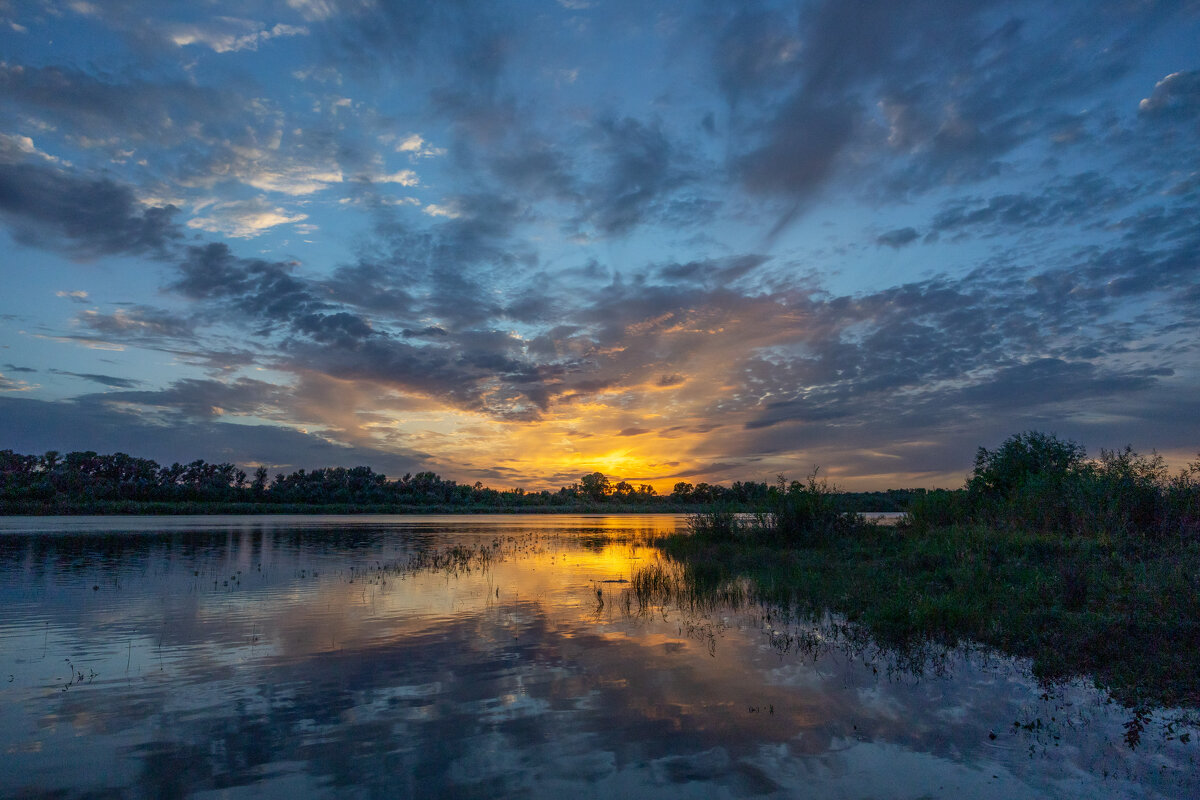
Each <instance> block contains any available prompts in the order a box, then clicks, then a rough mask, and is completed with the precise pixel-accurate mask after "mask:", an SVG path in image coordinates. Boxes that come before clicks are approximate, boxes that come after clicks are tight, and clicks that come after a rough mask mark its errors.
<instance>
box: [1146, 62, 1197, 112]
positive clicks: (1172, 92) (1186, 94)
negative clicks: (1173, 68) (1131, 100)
mask: <svg viewBox="0 0 1200 800" xmlns="http://www.w3.org/2000/svg"><path fill="white" fill-rule="evenodd" d="M1138 111H1139V112H1140V113H1142V114H1144V115H1145V116H1147V117H1171V118H1176V119H1187V118H1190V117H1193V116H1196V115H1198V114H1200V71H1192V72H1172V73H1171V74H1170V75H1168V76H1167V77H1165V78H1163V79H1162V80H1161V81H1159V82H1158V83H1156V84H1155V85H1154V91H1153V92H1151V93H1150V96H1149V97H1147V98H1144V99H1143V100H1142V101H1141V102H1140V103H1138Z"/></svg>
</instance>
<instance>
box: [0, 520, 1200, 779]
mask: <svg viewBox="0 0 1200 800" xmlns="http://www.w3.org/2000/svg"><path fill="white" fill-rule="evenodd" d="M679 522H680V521H679V520H678V519H675V518H671V517H609V518H605V517H588V516H579V517H546V516H521V517H518V516H497V517H468V518H461V517H460V518H445V517H443V518H437V517H410V518H392V519H387V520H382V519H378V518H376V519H367V518H362V519H351V520H346V519H338V520H329V521H326V522H322V521H321V520H320V519H319V518H308V519H299V520H288V521H286V522H275V521H271V520H263V519H259V520H248V519H231V520H229V521H226V522H224V523H222V522H220V521H218V520H203V521H199V523H197V524H204V525H207V526H208V527H209V528H210V530H207V531H193V532H185V531H186V522H181V521H178V520H176V521H171V522H166V523H162V524H164V525H174V526H176V529H177V532H175V533H171V532H165V533H158V534H156V533H153V532H148V533H134V534H128V535H124V536H119V535H102V534H100V533H92V534H88V535H73V536H66V535H60V536H40V537H38V536H23V535H13V534H8V535H4V536H0V578H2V582H0V589H2V590H3V592H4V595H3V596H4V598H5V600H6V610H7V612H8V615H7V621H6V623H5V625H4V626H3V627H0V668H2V670H3V671H4V673H5V674H11V676H12V679H11V681H10V683H9V684H8V685H7V688H5V689H3V691H5V692H6V695H5V699H6V701H7V702H6V703H5V704H4V706H3V709H2V710H0V746H2V747H3V748H4V750H5V752H6V753H7V754H8V757H9V758H10V759H19V766H20V768H19V769H18V770H9V771H7V772H6V773H5V774H4V776H2V777H0V794H3V795H6V796H8V795H13V794H17V793H20V792H22V791H33V790H36V791H38V792H53V791H62V792H64V793H67V794H71V793H75V794H81V793H83V792H86V791H93V792H103V791H112V792H125V793H128V792H135V793H140V794H144V795H149V796H163V795H164V794H168V795H169V794H172V793H174V794H186V793H187V792H188V791H199V790H217V789H222V788H239V787H240V788H242V789H243V790H245V791H250V792H253V793H255V794H258V795H264V794H265V795H267V796H270V795H272V794H276V795H279V796H284V795H288V796H291V795H296V794H299V795H309V794H314V793H321V792H322V791H324V790H325V789H327V788H328V787H330V786H335V787H339V790H338V792H336V793H337V794H346V793H349V794H351V795H363V794H371V793H374V794H387V795H399V796H416V795H430V794H433V795H437V794H441V795H445V794H474V795H482V794H486V795H488V796H535V797H536V796H553V797H560V796H562V794H563V793H567V794H571V793H582V794H583V795H585V796H588V795H593V794H596V795H598V794H600V793H605V794H607V793H611V792H624V793H626V794H629V793H633V794H636V795H639V796H689V795H691V794H695V793H697V792H699V793H701V794H705V795H708V794H713V793H722V792H725V793H729V794H747V795H780V796H789V795H793V794H795V793H797V792H801V791H806V792H807V791H817V792H818V793H822V794H839V793H840V794H848V795H851V796H857V795H869V794H876V795H881V794H882V795H892V794H895V793H897V792H900V793H902V794H911V795H920V794H930V795H934V796H937V795H939V794H943V793H945V792H946V791H947V789H948V788H949V789H952V790H953V791H955V792H958V793H962V794H964V795H968V796H982V797H989V796H990V797H1036V796H1044V795H1046V794H1054V795H1056V796H1067V797H1072V796H1074V797H1088V798H1093V797H1104V796H1124V794H1125V793H1126V790H1128V789H1130V788H1131V787H1133V788H1136V789H1137V790H1138V792H1137V793H1138V794H1140V795H1142V796H1163V797H1167V796H1180V795H1181V794H1187V793H1188V792H1189V791H1191V790H1192V789H1195V788H1197V787H1196V780H1197V771H1196V770H1195V763H1194V759H1195V756H1194V755H1193V754H1192V752H1191V751H1190V750H1187V749H1186V748H1184V747H1183V746H1182V745H1180V744H1179V743H1178V742H1177V741H1175V742H1167V741H1161V740H1160V741H1158V742H1156V743H1155V744H1152V745H1150V746H1147V747H1145V748H1143V749H1142V750H1140V751H1138V752H1132V751H1129V750H1128V749H1119V748H1115V747H1114V746H1113V742H1118V743H1119V742H1120V737H1121V723H1122V721H1123V718H1122V717H1121V715H1120V712H1119V710H1114V709H1113V708H1111V707H1109V706H1107V705H1105V704H1104V702H1103V698H1102V697H1100V696H1098V695H1095V694H1093V693H1090V692H1088V691H1086V690H1085V689H1084V688H1083V687H1079V686H1075V687H1066V688H1064V689H1062V690H1061V691H1060V692H1059V693H1058V694H1055V695H1047V696H1046V698H1045V699H1042V697H1041V692H1042V690H1041V689H1039V688H1038V687H1037V686H1036V685H1034V684H1032V683H1030V682H1028V680H1027V679H1026V678H1025V677H1024V675H1023V674H1022V672H1021V670H1020V667H1019V666H1018V665H1014V664H1013V663H1011V662H1009V661H1006V660H1003V659H998V658H990V657H977V656H972V657H967V656H965V655H963V654H956V655H955V654H952V655H951V656H950V658H949V660H948V661H947V662H946V664H948V665H949V666H950V668H951V669H950V671H951V673H952V674H951V675H950V676H942V677H939V676H936V675H932V674H928V675H923V676H916V675H912V674H910V673H905V672H889V668H890V667H891V666H894V665H893V664H891V662H889V660H888V658H887V657H886V655H885V654H881V653H879V652H878V651H876V650H871V649H870V648H867V649H862V648H861V647H857V648H851V649H839V647H838V646H837V645H836V641H837V638H838V637H837V633H836V630H832V631H825V630H824V629H820V630H818V629H816V628H813V624H812V623H806V622H794V623H788V622H786V621H785V618H784V617H781V616H780V614H779V612H778V610H775V611H774V612H770V610H769V609H763V608H758V607H755V606H746V607H734V606H728V605H724V606H722V605H719V604H718V605H713V606H711V607H710V606H708V605H702V607H693V606H691V605H689V604H686V603H685V604H683V605H680V604H676V603H672V602H665V603H664V602H658V601H648V602H649V604H648V605H646V606H642V605H641V603H640V602H639V601H638V600H637V598H635V597H634V596H633V595H632V594H631V588H632V584H631V583H630V581H631V579H632V578H633V577H634V576H635V574H636V573H637V572H638V570H639V569H641V568H643V567H646V566H649V565H655V564H660V563H663V562H662V561H661V556H660V554H659V553H658V551H657V550H656V549H655V548H654V547H653V546H652V545H650V544H649V543H648V538H649V537H650V536H652V535H654V534H656V533H663V532H666V531H669V530H673V529H674V528H675V526H676V525H677V524H679ZM73 524H76V525H78V524H82V523H78V522H76V523H73ZM109 524H112V523H111V521H110V522H109ZM138 524H141V523H138ZM667 567H668V568H670V565H669V564H668V565H667ZM92 587H96V588H95V589H93V588H92ZM768 612H770V613H772V616H771V618H770V620H769V621H768V619H767V616H766V615H767V613H768ZM801 635H807V636H808V637H809V639H808V640H811V641H814V642H822V643H825V642H828V643H832V644H828V646H826V645H825V644H822V645H821V646H820V647H818V648H816V649H809V650H805V649H802V648H796V649H792V648H791V647H790V646H789V647H781V646H780V644H779V643H780V642H781V641H784V640H786V639H787V637H789V636H794V637H800V636H801ZM822 637H826V638H822ZM797 640H798V638H797ZM814 659H815V660H814ZM1052 717H1054V718H1056V719H1058V720H1064V719H1066V720H1069V724H1065V723H1061V722H1054V723H1049V724H1050V725H1052V727H1048V728H1046V730H1047V733H1045V734H1044V735H1043V734H1042V733H1039V732H1036V731H1035V732H1026V731H1024V729H1020V730H1014V729H1013V728H1012V721H1013V720H1014V719H1019V720H1026V719H1030V720H1032V719H1045V720H1050V719H1051V718H1052ZM1038 730H1039V731H1040V730H1041V729H1038ZM991 734H995V736H994V737H993V736H991ZM1060 741H1061V742H1062V743H1063V744H1064V745H1067V746H1068V747H1064V748H1062V750H1056V749H1055V744H1056V743H1057V742H1060ZM1064 754H1065V759H1064V757H1063V756H1064ZM1163 764H1167V765H1169V766H1168V767H1166V768H1163V766H1162V765H1163ZM1105 771H1107V773H1108V775H1109V777H1108V778H1107V779H1106V778H1105V777H1104V775H1105ZM181 776H182V777H181ZM1117 776H1119V777H1117ZM172 781H177V782H178V781H182V783H177V784H175V783H172ZM172 786H176V787H177V791H176V790H173V789H172V788H171V787H172ZM164 787H165V788H164ZM1064 787H1065V788H1064ZM185 788H186V791H184V789H185ZM1181 790H1182V791H1181Z"/></svg>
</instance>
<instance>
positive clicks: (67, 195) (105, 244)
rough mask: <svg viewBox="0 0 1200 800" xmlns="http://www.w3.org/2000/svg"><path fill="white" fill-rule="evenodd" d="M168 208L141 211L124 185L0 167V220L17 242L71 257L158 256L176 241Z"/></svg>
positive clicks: (42, 168)
mask: <svg viewBox="0 0 1200 800" xmlns="http://www.w3.org/2000/svg"><path fill="white" fill-rule="evenodd" d="M178 211H179V210H178V209H177V208H176V207H175V206H173V205H168V206H156V207H150V208H147V207H144V206H142V205H141V204H139V203H138V201H137V198H136V197H135V196H134V194H133V192H132V191H131V190H130V189H129V188H128V187H126V186H122V185H120V184H117V183H114V182H113V181H111V180H109V179H107V178H99V179H91V178H86V177H82V176H77V175H74V174H72V173H69V172H64V171H61V170H58V169H55V168H53V167H46V166H40V165H36V164H7V163H0V218H2V219H3V220H4V221H5V222H6V223H7V224H8V226H9V229H10V231H11V232H12V234H13V236H14V238H16V240H17V241H19V242H21V243H22V244H28V245H34V246H38V247H45V248H49V249H55V250H62V251H65V252H67V253H69V254H71V255H72V256H75V257H77V258H84V259H87V258H98V257H100V256H105V255H114V254H118V253H135V254H144V255H151V256H161V255H163V254H164V253H165V252H166V251H167V250H168V247H169V246H170V245H172V244H173V243H174V242H176V241H177V240H178V239H180V238H181V234H180V231H179V228H178V226H177V225H176V223H175V220H174V217H175V215H176V214H177V213H178Z"/></svg>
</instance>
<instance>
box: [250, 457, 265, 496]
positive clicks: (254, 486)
mask: <svg viewBox="0 0 1200 800" xmlns="http://www.w3.org/2000/svg"><path fill="white" fill-rule="evenodd" d="M266 488H267V468H266V467H264V466H262V465H261V464H260V465H259V466H258V468H256V469H255V470H254V480H253V481H251V483H250V490H251V491H253V492H254V493H255V494H262V493H263V492H264V491H266Z"/></svg>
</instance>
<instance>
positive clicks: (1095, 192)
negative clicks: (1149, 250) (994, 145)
mask: <svg viewBox="0 0 1200 800" xmlns="http://www.w3.org/2000/svg"><path fill="white" fill-rule="evenodd" d="M1139 188H1140V187H1139ZM1139 188H1129V187H1121V186H1118V185H1117V184H1116V183H1115V182H1114V181H1113V180H1112V179H1111V178H1107V177H1105V176H1102V175H1099V174H1098V173H1096V172H1085V173H1080V174H1078V175H1072V176H1069V177H1064V178H1058V179H1055V180H1053V181H1050V182H1049V183H1048V184H1047V186H1046V188H1045V189H1044V190H1043V191H1042V192H1040V193H1038V194H1028V193H1025V194H1002V195H997V196H995V197H991V198H989V199H988V200H986V201H966V202H962V201H959V202H955V203H952V204H950V205H949V206H948V207H947V208H946V209H945V210H943V211H941V212H940V213H938V214H937V216H935V217H934V219H933V223H932V228H933V230H934V231H935V232H938V233H945V232H953V231H957V230H961V229H964V228H972V227H975V228H984V229H986V230H987V231H988V232H1014V231H1016V232H1023V231H1027V230H1029V229H1032V228H1044V227H1051V226H1062V225H1074V224H1080V223H1085V222H1095V221H1096V220H1097V219H1101V218H1102V217H1101V215H1102V214H1103V213H1104V212H1107V211H1112V210H1114V209H1117V208H1120V207H1121V206H1123V205H1125V204H1127V203H1129V202H1131V201H1132V200H1135V199H1137V198H1138V197H1139V196H1140V194H1141V192H1140V190H1139Z"/></svg>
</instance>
